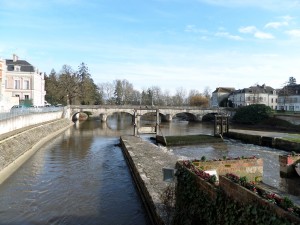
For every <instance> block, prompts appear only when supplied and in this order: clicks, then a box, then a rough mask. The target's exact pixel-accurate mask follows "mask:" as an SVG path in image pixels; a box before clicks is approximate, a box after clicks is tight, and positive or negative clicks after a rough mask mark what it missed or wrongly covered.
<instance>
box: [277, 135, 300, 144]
mask: <svg viewBox="0 0 300 225" xmlns="http://www.w3.org/2000/svg"><path fill="white" fill-rule="evenodd" d="M281 139H283V140H286V141H290V142H296V143H300V136H299V137H284V138H281Z"/></svg>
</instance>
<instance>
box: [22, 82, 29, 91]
mask: <svg viewBox="0 0 300 225" xmlns="http://www.w3.org/2000/svg"><path fill="white" fill-rule="evenodd" d="M23 88H24V89H26V90H29V80H24V87H23Z"/></svg>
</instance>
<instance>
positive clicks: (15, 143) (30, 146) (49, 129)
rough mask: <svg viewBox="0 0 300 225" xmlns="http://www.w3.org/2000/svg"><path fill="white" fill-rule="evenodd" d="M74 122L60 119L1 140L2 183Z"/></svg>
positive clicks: (0, 176) (0, 172)
mask: <svg viewBox="0 0 300 225" xmlns="http://www.w3.org/2000/svg"><path fill="white" fill-rule="evenodd" d="M70 126H73V122H71V121H70V120H68V119H59V120H55V121H50V122H48V123H43V124H41V125H37V126H34V127H32V128H28V129H27V130H26V131H23V132H20V133H16V134H15V135H13V136H10V137H9V138H6V139H4V140H1V141H0V184H1V183H2V182H3V181H4V180H5V179H7V178H8V177H9V176H10V175H11V174H12V173H14V171H16V170H17V169H18V168H19V167H20V166H21V165H22V164H23V163H24V162H25V161H26V160H27V159H28V158H30V157H31V156H32V155H33V154H34V153H35V152H36V151H37V150H38V149H39V148H40V147H41V146H42V145H43V144H45V143H46V142H47V141H48V140H50V139H51V138H53V137H54V136H56V135H58V134H59V133H61V132H63V131H64V130H65V129H67V128H68V127H70Z"/></svg>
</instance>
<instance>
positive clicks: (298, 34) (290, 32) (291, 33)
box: [285, 29, 300, 38]
mask: <svg viewBox="0 0 300 225" xmlns="http://www.w3.org/2000/svg"><path fill="white" fill-rule="evenodd" d="M285 33H286V34H288V35H289V36H291V37H296V38H300V29H294V30H288V31H286V32H285Z"/></svg>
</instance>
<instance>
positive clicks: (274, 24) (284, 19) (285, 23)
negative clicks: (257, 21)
mask: <svg viewBox="0 0 300 225" xmlns="http://www.w3.org/2000/svg"><path fill="white" fill-rule="evenodd" d="M280 19H281V20H282V21H274V22H269V23H267V24H266V25H265V28H273V29H278V28H280V27H283V26H288V25H289V22H290V21H291V20H292V19H293V18H292V17H291V16H289V15H287V16H281V17H280Z"/></svg>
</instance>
